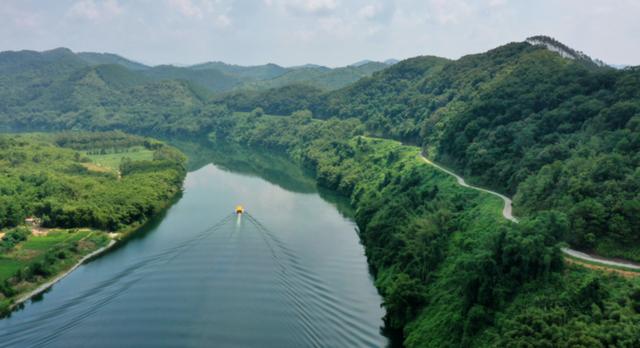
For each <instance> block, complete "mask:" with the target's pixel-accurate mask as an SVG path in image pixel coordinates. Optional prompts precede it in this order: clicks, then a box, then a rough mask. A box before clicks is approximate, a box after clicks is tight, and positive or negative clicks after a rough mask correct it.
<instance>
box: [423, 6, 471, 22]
mask: <svg viewBox="0 0 640 348" xmlns="http://www.w3.org/2000/svg"><path fill="white" fill-rule="evenodd" d="M429 10H430V11H431V13H432V14H433V16H434V18H435V19H436V20H437V21H438V22H439V23H440V24H458V23H460V22H461V21H462V20H463V19H464V18H466V17H468V16H469V15H471V14H472V12H473V9H472V7H471V5H469V4H468V3H467V2H466V1H464V0H429Z"/></svg>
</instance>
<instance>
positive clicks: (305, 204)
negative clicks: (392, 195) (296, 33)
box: [0, 151, 388, 347]
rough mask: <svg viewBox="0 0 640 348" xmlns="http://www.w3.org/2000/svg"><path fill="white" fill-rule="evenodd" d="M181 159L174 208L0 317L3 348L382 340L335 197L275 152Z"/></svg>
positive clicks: (379, 313) (372, 296)
mask: <svg viewBox="0 0 640 348" xmlns="http://www.w3.org/2000/svg"><path fill="white" fill-rule="evenodd" d="M191 158H192V161H191V169H190V170H191V171H190V172H189V173H188V175H187V177H186V179H185V182H184V192H183V194H182V196H181V197H180V198H179V199H178V200H177V201H176V203H175V204H173V205H172V206H171V207H170V208H168V209H167V211H166V212H165V213H164V214H163V215H162V216H160V217H158V218H157V219H155V220H154V221H152V222H150V223H149V224H148V225H147V226H146V227H145V228H143V229H142V230H141V231H139V232H138V233H136V234H135V235H134V236H133V237H132V238H130V240H128V241H126V242H124V243H122V244H121V245H119V246H118V247H116V248H115V249H113V250H110V251H109V252H107V253H106V254H104V255H101V256H100V257H98V258H96V259H94V260H92V261H91V262H89V263H87V264H85V265H82V266H81V267H79V268H78V269H77V270H76V271H74V272H73V273H71V274H70V275H69V276H67V277H66V278H64V279H63V280H62V281H60V282H59V283H57V284H56V285H54V286H53V288H51V289H50V290H49V291H48V292H46V293H45V294H43V295H42V296H40V297H39V298H37V299H34V300H33V301H30V302H28V303H26V304H25V305H24V307H23V308H22V309H20V310H18V311H16V312H14V313H13V314H12V315H11V316H10V317H9V318H5V319H3V320H0V347H9V346H11V347H39V346H47V347H212V346H216V347H312V346H318V347H325V346H326V347H384V346H386V345H388V340H387V338H386V337H385V336H383V335H382V333H381V327H382V326H383V322H382V317H383V316H384V309H382V308H381V306H380V304H381V302H382V299H381V297H380V296H379V295H378V293H377V291H376V289H375V287H374V286H373V279H372V277H371V275H370V273H369V270H368V266H367V263H366V258H365V255H364V250H363V247H362V245H361V244H360V242H359V239H358V235H357V231H356V226H355V224H354V222H353V220H352V219H351V218H350V212H349V207H348V205H347V204H345V202H344V201H343V200H341V199H340V198H339V197H335V196H333V195H332V194H331V193H328V192H323V191H320V192H319V191H318V190H317V189H316V187H315V185H314V184H313V180H312V179H310V178H309V177H307V176H304V175H302V174H301V172H300V170H299V168H297V167H296V166H294V165H292V164H290V163H287V162H286V161H285V160H283V159H281V158H279V157H277V156H269V155H263V154H256V153H249V154H247V153H241V154H238V153H234V152H233V151H230V152H225V151H204V153H203V152H200V153H199V154H198V155H194V154H191ZM212 162H213V163H212ZM236 204H244V205H245V208H246V209H247V214H244V215H243V216H240V217H239V216H236V215H235V214H233V209H234V207H235V205H236Z"/></svg>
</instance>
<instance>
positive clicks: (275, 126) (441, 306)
mask: <svg viewBox="0 0 640 348" xmlns="http://www.w3.org/2000/svg"><path fill="white" fill-rule="evenodd" d="M559 50H560V52H559ZM364 66H366V65H363V66H362V67H364ZM214 67H218V69H222V70H215V69H214ZM254 68H255V70H253V72H251V73H249V72H245V73H246V74H247V75H244V77H242V78H240V77H238V76H240V74H241V73H239V72H238V71H241V70H242V68H241V67H236V66H227V65H224V64H222V63H208V64H204V65H202V66H194V67H189V68H175V67H160V68H159V69H165V72H162V73H158V74H157V75H153V73H152V74H150V73H148V71H149V70H145V71H139V72H136V71H132V70H129V69H125V68H123V67H122V66H118V65H100V66H90V64H88V63H87V62H85V61H83V60H81V59H79V58H78V57H77V56H76V55H74V54H73V53H72V52H70V51H68V50H64V49H59V50H54V51H49V52H43V53H36V52H5V53H2V54H0V99H1V100H2V101H3V103H1V104H0V125H2V127H4V128H10V127H13V128H21V129H91V130H94V129H99V130H110V129H122V130H128V131H131V132H135V133H143V134H162V135H168V136H175V135H187V136H194V135H199V136H204V135H205V134H208V133H211V137H212V138H215V139H226V140H230V141H234V142H238V143H242V144H245V145H249V146H260V147H269V148H273V149H278V150H281V151H285V152H287V153H288V154H289V155H290V156H291V157H292V158H294V159H296V160H298V161H300V163H302V164H304V165H306V166H308V167H310V168H311V169H313V170H314V171H315V175H316V179H317V181H318V182H319V183H320V184H321V185H324V186H327V187H330V188H332V189H335V190H337V191H339V192H341V193H343V194H345V195H348V196H350V197H351V199H352V203H353V204H354V205H355V206H356V207H357V208H358V211H357V220H358V225H359V227H360V228H361V233H362V239H363V242H364V244H365V246H366V249H367V255H368V257H369V260H370V262H371V263H372V265H373V266H374V268H375V272H376V276H377V279H378V280H377V282H378V284H377V285H378V286H379V288H380V289H381V292H382V294H383V296H384V298H385V306H386V308H387V313H388V317H387V323H388V324H389V325H390V326H391V327H393V328H397V329H403V330H405V333H406V334H407V335H408V336H407V341H406V343H408V344H409V345H411V346H421V345H431V346H446V345H447V344H449V346H461V345H485V346H492V345H499V346H510V345H511V346H557V345H560V344H566V345H567V346H571V345H572V344H573V345H575V346H580V345H582V346H599V345H602V346H604V345H607V344H609V345H617V346H618V345H619V346H625V345H627V346H634V345H638V344H640V342H639V341H638V337H640V333H638V327H640V326H638V322H639V321H638V320H640V319H639V318H640V316H639V315H638V312H640V311H639V308H640V307H639V306H638V303H640V291H638V290H637V287H634V286H635V285H633V283H631V282H625V281H623V280H620V279H617V278H611V277H605V276H594V275H592V274H591V273H589V272H588V271H585V270H581V271H580V270H575V269H570V271H567V272H565V269H564V268H563V267H565V266H563V265H562V260H561V256H560V254H559V248H558V247H559V245H561V244H559V243H568V244H569V245H571V246H572V247H574V248H578V249H580V250H583V251H595V252H596V253H599V254H601V255H603V256H612V257H623V258H627V259H631V260H635V261H640V230H639V229H640V220H638V217H640V155H639V154H640V68H638V67H635V68H633V67H631V68H626V69H623V70H617V69H613V68H609V67H606V66H601V64H598V62H597V60H594V59H591V58H589V57H586V56H585V55H584V54H582V53H580V52H578V51H576V50H573V49H570V48H568V47H566V46H564V45H562V44H560V43H558V42H557V41H555V40H552V39H550V38H541V37H534V38H532V39H530V40H528V41H525V42H519V43H509V44H506V45H504V46H501V47H498V48H495V49H493V50H490V51H488V52H484V53H480V54H473V55H468V56H464V57H462V58H460V59H458V60H448V59H444V58H439V57H433V56H423V57H416V58H411V59H408V60H405V61H402V62H399V63H397V64H395V65H393V66H391V67H388V68H385V69H382V70H381V71H377V72H372V74H371V76H369V77H363V78H360V79H359V80H358V81H357V82H355V83H352V84H349V85H346V86H345V87H343V88H340V89H338V90H332V91H327V90H326V89H327V88H326V86H325V87H323V86H320V85H317V84H314V83H317V81H321V78H320V77H322V76H327V74H331V73H332V72H335V71H336V70H337V69H334V70H326V69H324V68H321V67H299V68H295V69H292V70H293V71H289V72H283V70H281V69H279V67H277V66H261V67H259V68H258V67H254ZM154 69H155V68H154ZM182 69H187V71H190V72H189V73H185V72H184V70H182ZM189 69H190V70H189ZM209 69H211V70H209ZM225 69H226V70H225ZM343 69H346V70H342V71H343V72H344V71H347V70H348V69H349V68H343ZM150 70H153V69H150ZM214 70H215V71H217V73H210V71H214ZM233 71H235V73H234V72H233ZM191 72H193V73H194V74H193V75H191ZM209 73H210V74H211V75H210V78H211V79H219V80H216V82H215V83H220V85H219V86H221V87H219V88H221V89H224V88H236V90H234V91H233V92H230V93H225V94H218V95H216V96H213V97H211V95H210V90H209V89H206V88H205V87H208V88H218V87H215V86H213V85H208V86H204V87H198V81H196V82H195V83H194V82H193V81H191V82H190V80H194V79H197V78H203V77H206V76H209V75H207V74H209ZM280 73H281V74H280ZM216 74H222V75H224V76H225V77H220V75H216ZM233 74H236V75H233ZM242 74H244V73H242ZM278 74H279V75H278ZM289 74H291V76H290V77H287V75H289ZM305 74H306V76H311V75H313V78H306V77H303V78H300V77H299V76H305ZM216 76H217V77H216ZM229 76H232V78H229ZM251 76H252V77H251ZM255 76H261V77H260V78H266V76H272V77H271V79H270V80H263V81H261V82H255V81H254V82H248V79H251V78H257V77H255ZM345 76H348V74H344V75H340V76H339V78H337V79H336V80H331V81H341V82H340V83H344V81H343V80H340V79H341V78H345ZM234 79H235V80H234ZM329 80H330V79H329ZM313 81H315V82H313ZM312 82H313V83H312ZM202 83H206V81H204V82H202V81H200V83H199V84H202ZM246 83H249V84H250V85H251V83H254V88H253V89H251V90H247V89H238V87H239V86H242V85H244V84H246ZM270 83H271V84H273V85H269V84H270ZM332 83H333V82H332ZM234 84H235V85H234ZM260 84H262V87H260V86H259V85H260ZM216 86H218V85H216ZM222 86H224V87H222ZM268 87H274V88H268ZM263 88H267V89H263ZM233 111H246V113H240V112H236V113H232V112H233ZM265 113H267V114H273V115H265ZM314 118H315V119H314ZM361 135H374V136H379V137H388V138H395V139H398V140H402V141H405V142H411V143H414V144H419V145H421V146H422V151H424V152H425V154H426V155H427V156H428V157H430V158H432V159H435V160H436V161H439V162H441V163H443V164H445V165H447V166H450V167H452V169H454V170H455V171H458V172H460V173H462V174H464V175H465V176H466V177H468V178H469V179H471V180H472V181H474V182H476V183H478V184H480V185H484V186H488V187H492V188H494V189H495V190H497V191H501V192H504V193H506V194H509V195H513V196H514V200H515V206H514V208H515V210H516V215H518V216H519V217H520V218H522V223H521V224H520V225H517V226H503V224H502V222H503V220H502V219H501V218H500V219H497V218H495V217H494V218H491V216H490V214H489V213H488V211H489V210H491V209H490V208H491V207H493V208H496V207H498V209H499V205H500V202H497V201H490V200H486V201H485V199H484V198H482V197H480V196H478V195H475V194H473V195H472V194H470V193H468V191H460V190H458V186H456V185H455V183H454V182H453V180H447V179H446V178H444V177H441V176H439V175H438V174H435V173H434V172H433V171H429V170H428V169H424V166H418V165H417V164H416V162H415V157H416V156H417V154H418V150H417V149H414V150H411V151H413V152H411V151H409V152H407V150H406V149H403V148H401V147H399V145H398V144H392V143H391V142H388V143H387V142H383V143H377V142H375V141H371V140H367V138H362V137H359V136H361ZM494 210H495V209H494ZM498 217H499V216H498ZM427 340H431V341H428V342H427ZM425 342H426V343H425ZM452 342H453V343H452ZM567 342H573V343H567Z"/></svg>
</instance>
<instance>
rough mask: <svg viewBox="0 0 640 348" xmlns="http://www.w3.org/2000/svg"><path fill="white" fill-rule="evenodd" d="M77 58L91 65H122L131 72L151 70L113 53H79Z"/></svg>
mask: <svg viewBox="0 0 640 348" xmlns="http://www.w3.org/2000/svg"><path fill="white" fill-rule="evenodd" d="M77 56H78V57H80V58H81V59H82V60H84V61H85V62H87V63H88V64H89V65H104V64H116V65H121V66H123V67H125V68H127V69H129V70H146V69H149V66H147V65H144V64H142V63H138V62H134V61H132V60H129V59H127V58H124V57H121V56H119V55H117V54H113V53H96V52H79V53H77Z"/></svg>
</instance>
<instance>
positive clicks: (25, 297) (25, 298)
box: [9, 239, 116, 311]
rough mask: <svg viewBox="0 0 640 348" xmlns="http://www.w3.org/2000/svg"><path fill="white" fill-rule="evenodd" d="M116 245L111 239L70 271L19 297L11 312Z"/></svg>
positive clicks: (11, 307)
mask: <svg viewBox="0 0 640 348" xmlns="http://www.w3.org/2000/svg"><path fill="white" fill-rule="evenodd" d="M114 245H116V240H114V239H111V240H110V241H109V244H107V245H106V246H104V247H101V248H99V249H97V250H95V251H93V252H91V253H89V254H87V255H85V256H84V257H82V258H81V259H80V260H79V261H78V262H76V263H75V264H74V265H73V267H71V268H69V269H68V270H66V271H64V272H62V273H61V274H58V275H57V276H55V277H53V279H51V280H49V281H47V282H46V283H44V284H41V285H39V286H38V287H37V288H35V289H34V290H31V291H29V292H28V293H27V294H24V295H22V296H20V297H18V299H17V300H15V301H14V303H13V304H12V305H11V306H10V307H9V311H13V310H14V309H15V308H16V307H18V306H20V305H21V304H23V303H24V302H26V301H28V300H30V299H31V298H33V297H34V296H37V295H39V294H41V293H43V292H44V291H46V290H48V289H49V288H50V287H52V286H53V285H54V284H56V283H57V282H59V281H60V280H62V279H63V278H64V277H66V276H68V275H69V274H71V272H73V271H75V270H76V269H77V268H78V267H80V266H81V265H82V264H83V263H85V262H86V261H88V260H89V259H91V258H94V257H96V256H98V255H100V254H102V253H104V252H105V251H107V250H109V249H110V248H111V247H113V246H114Z"/></svg>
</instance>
